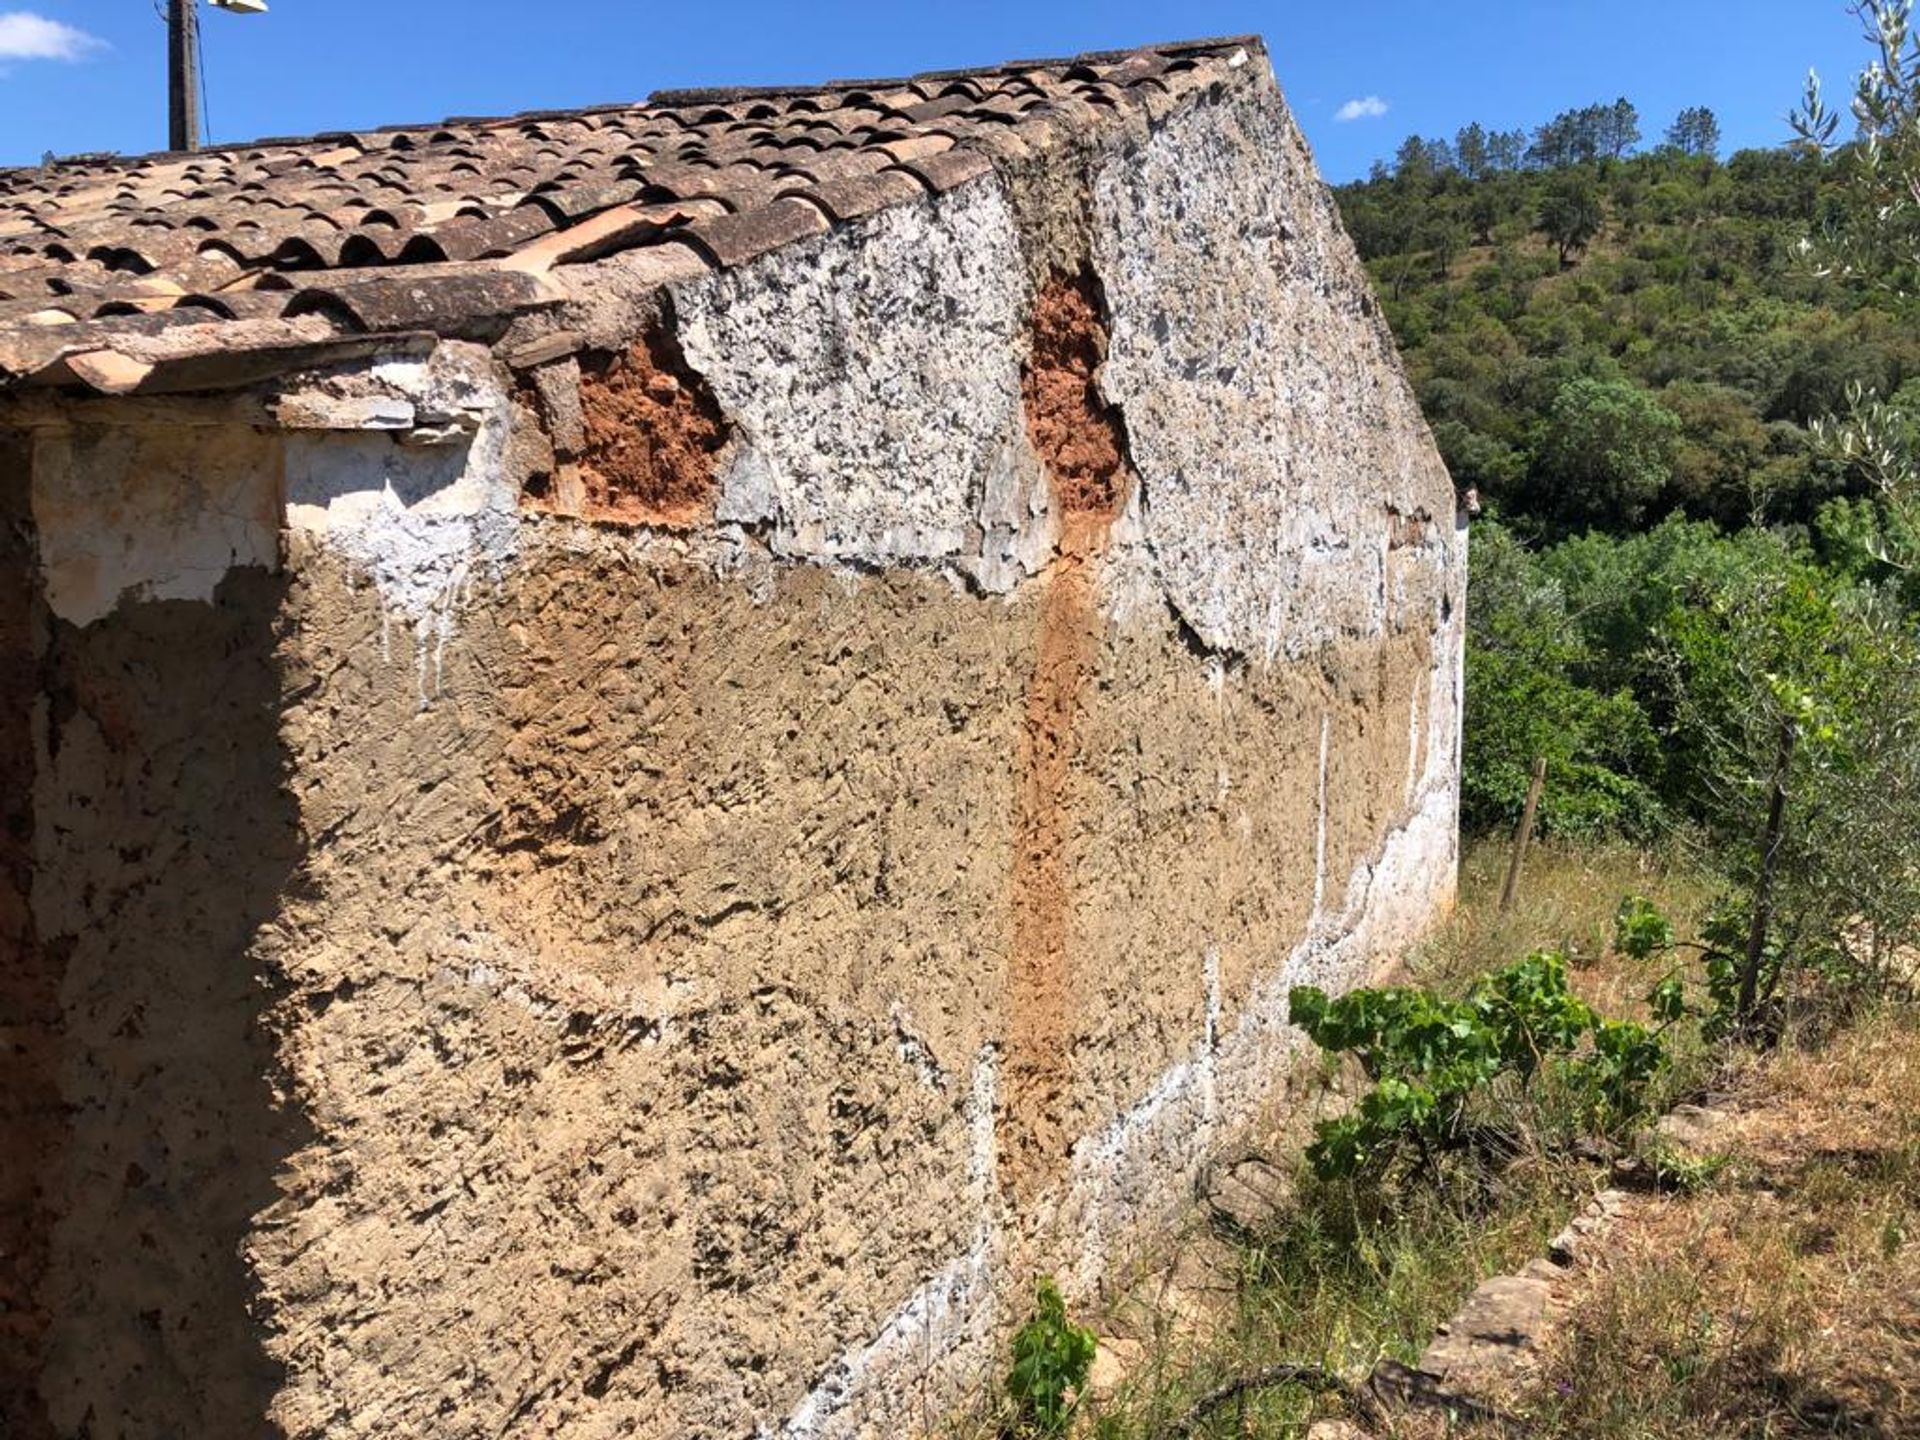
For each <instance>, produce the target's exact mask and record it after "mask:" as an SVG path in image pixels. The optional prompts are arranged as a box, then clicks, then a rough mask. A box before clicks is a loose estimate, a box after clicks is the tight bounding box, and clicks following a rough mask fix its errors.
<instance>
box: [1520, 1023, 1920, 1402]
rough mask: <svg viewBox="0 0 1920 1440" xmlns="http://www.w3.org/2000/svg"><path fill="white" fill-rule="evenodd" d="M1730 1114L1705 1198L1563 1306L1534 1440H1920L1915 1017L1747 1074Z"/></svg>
mask: <svg viewBox="0 0 1920 1440" xmlns="http://www.w3.org/2000/svg"><path fill="white" fill-rule="evenodd" d="M1734 1103H1735V1104H1736V1105H1737V1107H1738V1108H1739V1111H1740V1119H1739V1121H1738V1122H1737V1124H1736V1125H1735V1126H1734V1127H1733V1129H1732V1131H1731V1134H1730V1136H1729V1140H1728V1142H1727V1148H1728V1151H1729V1155H1730V1163H1729V1165H1728V1166H1727V1168H1726V1169H1725V1170H1724V1171H1723V1172H1722V1174H1721V1175H1720V1176H1719V1177H1718V1179H1717V1180H1716V1181H1715V1183H1714V1184H1713V1185H1712V1187H1711V1188H1710V1189H1709V1190H1707V1191H1706V1192H1705V1193H1702V1194H1697V1195H1693V1196H1689V1197H1684V1198H1675V1199H1672V1200H1668V1201H1665V1202H1662V1203H1659V1204H1656V1205H1652V1206H1649V1207H1648V1208H1647V1209H1646V1210H1644V1211H1643V1212H1642V1213H1641V1214H1640V1215H1639V1216H1638V1217H1637V1218H1636V1220H1635V1222H1634V1223H1633V1224H1632V1225H1630V1226H1629V1227H1627V1229H1626V1230H1625V1232H1624V1233H1623V1234H1622V1236H1621V1238H1620V1242H1619V1244H1618V1247H1617V1248H1616V1249H1615V1251H1614V1252H1612V1253H1611V1255H1610V1257H1609V1260H1608V1262H1607V1263H1606V1264H1605V1265H1604V1266H1603V1267H1602V1268H1600V1269H1599V1270H1598V1271H1597V1272H1596V1274H1595V1275H1594V1276H1593V1278H1592V1279H1591V1280H1590V1282H1589V1283H1588V1284H1587V1286H1586V1287H1585V1289H1584V1290H1583V1292H1582V1293H1581V1294H1580V1295H1579V1296H1578V1298H1577V1300H1576V1303H1575V1305H1574V1308H1573V1309H1572V1311H1571V1313H1570V1316H1569V1319H1568V1322H1567V1324H1566V1326H1565V1327H1564V1328H1563V1330H1562V1331H1561V1332H1560V1340H1559V1342H1558V1346H1557V1353H1556V1355H1555V1357H1554V1361H1553V1364H1552V1366H1551V1368H1550V1371H1549V1378H1548V1381H1547V1384H1546V1386H1545V1388H1544V1390H1543V1393H1542V1395H1541V1396H1540V1397H1539V1399H1538V1408H1539V1412H1540V1420H1541V1423H1540V1426H1539V1429H1538V1432H1537V1433H1539V1434H1542V1435H1546V1436H1556V1437H1566V1440H1576V1437H1577V1440H1602V1437H1607V1440H1612V1437H1619V1440H1627V1437H1636V1440H1637V1437H1647V1440H1707V1437H1722V1436H1753V1437H1782V1440H1785V1437H1800V1436H1816V1435H1841V1436H1855V1437H1863V1440H1864V1437H1888V1440H1892V1437H1896V1436H1898V1437H1911V1436H1920V1375H1917V1374H1916V1371H1917V1370H1920V1017H1916V1016H1915V1015H1914V1013H1913V1012H1912V1011H1911V1010H1905V1011H1889V1012H1887V1013H1884V1014H1881V1015H1878V1016H1874V1017H1870V1018H1868V1019H1866V1020H1864V1021H1862V1022H1860V1023H1859V1024H1857V1025H1855V1026H1854V1027H1853V1028H1851V1029H1849V1030H1847V1031H1845V1032H1843V1033H1842V1034H1840V1035H1838V1036H1836V1037H1835V1038H1834V1039H1833V1040H1832V1042H1831V1043H1830V1044H1828V1045H1827V1046H1826V1047H1825V1048H1824V1049H1822V1050H1820V1051H1817V1052H1796V1053H1784V1054H1781V1055H1778V1056H1775V1057H1773V1058H1771V1059H1769V1060H1767V1061H1766V1062H1764V1063H1758V1064H1755V1065H1753V1066H1751V1067H1749V1068H1748V1070H1747V1071H1746V1073H1745V1074H1744V1075H1743V1076H1742V1077H1741V1079H1740V1081H1739V1084H1738V1086H1737V1093H1736V1095H1735V1097H1734Z"/></svg>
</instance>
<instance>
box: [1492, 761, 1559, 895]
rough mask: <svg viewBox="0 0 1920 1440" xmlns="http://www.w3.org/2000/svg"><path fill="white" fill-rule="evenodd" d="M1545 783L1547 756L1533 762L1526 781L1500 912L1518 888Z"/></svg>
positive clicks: (1501, 892)
mask: <svg viewBox="0 0 1920 1440" xmlns="http://www.w3.org/2000/svg"><path fill="white" fill-rule="evenodd" d="M1546 785H1547V757H1546V756H1544V755H1542V756H1540V757H1539V758H1538V759H1537V760H1535V761H1534V762H1533V779H1532V780H1531V781H1529V782H1528V783H1527V805H1526V808H1525V809H1524V810H1522V811H1521V812H1520V828H1519V829H1518V830H1517V831H1515V832H1514V836H1513V859H1511V860H1509V861H1508V862H1507V883H1506V884H1505V885H1503V886H1502V887H1501V889H1500V913H1501V914H1502V915H1504V914H1506V913H1507V911H1509V910H1511V909H1512V908H1513V897H1514V895H1515V893H1516V892H1517V891H1518V890H1519V889H1520V867H1521V865H1523V864H1524V863H1525V862H1526V858H1527V846H1528V845H1530V844H1532V843H1533V817H1534V815H1535V813H1536V812H1537V811H1538V810H1539V809H1540V792H1541V791H1542V790H1544V789H1545V788H1546Z"/></svg>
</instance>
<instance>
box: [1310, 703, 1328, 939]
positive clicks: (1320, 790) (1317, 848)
mask: <svg viewBox="0 0 1920 1440" xmlns="http://www.w3.org/2000/svg"><path fill="white" fill-rule="evenodd" d="M1332 735H1333V716H1332V715H1331V714H1330V713H1328V712H1327V711H1324V710H1323V711H1321V712H1320V779H1319V783H1318V786H1317V788H1316V789H1315V791H1314V802H1313V813H1314V832H1313V921H1312V924H1313V925H1315V926H1317V925H1318V924H1319V923H1320V912H1321V910H1322V909H1323V908H1324V906H1325V904H1326V898H1327V745H1328V742H1329V741H1330V740H1331V738H1332Z"/></svg>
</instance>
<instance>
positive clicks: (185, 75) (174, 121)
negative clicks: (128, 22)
mask: <svg viewBox="0 0 1920 1440" xmlns="http://www.w3.org/2000/svg"><path fill="white" fill-rule="evenodd" d="M198 4H199V0H167V148H168V149H169V150H198V149H199V148H200V12H199V10H198V9H197V8H196V7H197V6H198Z"/></svg>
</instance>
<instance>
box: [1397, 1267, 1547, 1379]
mask: <svg viewBox="0 0 1920 1440" xmlns="http://www.w3.org/2000/svg"><path fill="white" fill-rule="evenodd" d="M1552 1293H1553V1287H1552V1286H1551V1285H1550V1284H1549V1283H1548V1282H1547V1281H1545V1280H1541V1279H1536V1278H1533V1277H1530V1276H1524V1275H1497V1276H1495V1277H1494V1278H1493V1279H1491V1280H1484V1281H1482V1282H1481V1283H1480V1286H1479V1288H1478V1289H1476V1290H1475V1291H1474V1292H1473V1294H1471V1295H1469V1296H1468V1297H1467V1303H1466V1304H1465V1305H1463V1306H1461V1307H1460V1312H1459V1313H1458V1314H1457V1315H1455V1316H1454V1317H1453V1319H1452V1320H1451V1321H1449V1322H1448V1323H1447V1325H1446V1326H1445V1327H1444V1328H1443V1329H1442V1330H1441V1332H1440V1334H1439V1335H1437V1336H1435V1337H1434V1341H1433V1343H1432V1344H1431V1345H1429V1346H1428V1347H1427V1351H1426V1354H1424V1355H1422V1356H1421V1357H1420V1369H1421V1370H1423V1371H1425V1372H1426V1373H1428V1374H1430V1375H1432V1376H1434V1377H1436V1378H1437V1379H1438V1380H1439V1381H1441V1382H1442V1383H1443V1384H1444V1385H1446V1386H1447V1387H1448V1388H1450V1389H1460V1390H1465V1391H1466V1392H1468V1393H1469V1394H1473V1393H1481V1392H1483V1391H1484V1390H1485V1389H1487V1388H1488V1387H1489V1386H1499V1385H1504V1384H1506V1383H1509V1382H1511V1381H1512V1380H1514V1379H1516V1378H1518V1377H1519V1375H1520V1374H1521V1372H1522V1371H1523V1370H1524V1369H1525V1368H1526V1366H1527V1364H1528V1362H1529V1361H1530V1360H1531V1358H1532V1354H1533V1351H1534V1349H1535V1348H1536V1346H1537V1344H1538V1341H1539V1338H1540V1335H1541V1333H1542V1332H1543V1330H1544V1329H1545V1327H1546V1320H1547V1302H1548V1300H1549V1299H1550V1298H1551V1297H1552Z"/></svg>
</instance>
